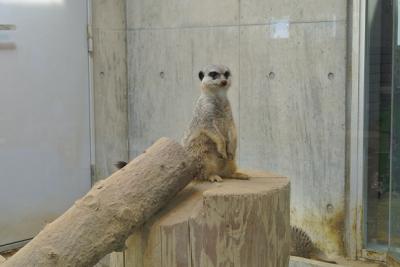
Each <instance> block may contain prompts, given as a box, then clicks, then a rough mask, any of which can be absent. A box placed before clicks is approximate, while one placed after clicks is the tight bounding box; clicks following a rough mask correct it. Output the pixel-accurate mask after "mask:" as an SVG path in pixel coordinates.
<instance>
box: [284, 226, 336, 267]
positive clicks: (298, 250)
mask: <svg viewBox="0 0 400 267" xmlns="http://www.w3.org/2000/svg"><path fill="white" fill-rule="evenodd" d="M290 255H292V256H297V257H303V258H308V259H313V260H318V261H323V262H327V263H332V264H336V262H335V261H332V260H330V259H329V258H328V257H327V256H326V255H325V253H323V252H322V251H321V250H320V249H318V248H317V247H316V246H315V245H314V243H313V242H312V240H311V238H310V236H309V235H308V234H307V233H306V232H305V231H304V230H303V229H301V228H299V227H297V226H291V244H290Z"/></svg>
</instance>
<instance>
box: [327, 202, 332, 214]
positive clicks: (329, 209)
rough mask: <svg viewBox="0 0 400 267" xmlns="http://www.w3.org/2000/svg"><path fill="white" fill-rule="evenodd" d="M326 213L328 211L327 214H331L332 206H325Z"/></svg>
mask: <svg viewBox="0 0 400 267" xmlns="http://www.w3.org/2000/svg"><path fill="white" fill-rule="evenodd" d="M326 211H328V212H329V213H332V212H333V205H332V204H330V203H329V204H328V205H326Z"/></svg>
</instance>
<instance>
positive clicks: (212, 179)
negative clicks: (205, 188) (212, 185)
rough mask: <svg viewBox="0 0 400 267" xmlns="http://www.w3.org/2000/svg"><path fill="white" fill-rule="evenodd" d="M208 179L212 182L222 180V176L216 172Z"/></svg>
mask: <svg viewBox="0 0 400 267" xmlns="http://www.w3.org/2000/svg"><path fill="white" fill-rule="evenodd" d="M208 180H209V181H210V182H217V183H220V182H222V178H221V176H219V175H216V174H214V175H210V177H208Z"/></svg>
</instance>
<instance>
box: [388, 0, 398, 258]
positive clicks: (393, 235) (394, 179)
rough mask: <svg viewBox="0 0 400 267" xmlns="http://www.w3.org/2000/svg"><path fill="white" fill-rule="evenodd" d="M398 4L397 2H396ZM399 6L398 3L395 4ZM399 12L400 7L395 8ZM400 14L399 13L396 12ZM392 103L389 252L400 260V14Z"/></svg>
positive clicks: (394, 60)
mask: <svg viewBox="0 0 400 267" xmlns="http://www.w3.org/2000/svg"><path fill="white" fill-rule="evenodd" d="M395 2H397V1H395ZM395 4H396V5H398V2H397V3H395ZM395 10H396V11H397V10H398V7H397V6H396V7H395ZM396 13H398V12H396ZM395 22H396V23H395V24H394V25H395V31H394V32H395V38H394V46H393V47H394V49H393V53H394V57H393V70H394V71H393V72H394V76H393V94H392V98H393V102H392V117H393V122H392V142H391V146H392V154H391V159H392V167H391V168H392V170H391V190H390V191H391V192H390V237H389V240H390V245H389V252H390V253H391V254H392V256H393V257H394V258H397V259H398V260H400V46H399V45H400V44H399V43H398V42H397V40H398V30H399V29H398V14H396V16H395Z"/></svg>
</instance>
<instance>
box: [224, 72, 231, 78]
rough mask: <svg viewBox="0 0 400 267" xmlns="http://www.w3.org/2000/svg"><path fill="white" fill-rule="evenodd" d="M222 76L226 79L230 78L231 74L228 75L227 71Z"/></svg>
mask: <svg viewBox="0 0 400 267" xmlns="http://www.w3.org/2000/svg"><path fill="white" fill-rule="evenodd" d="M224 76H225V78H226V79H228V78H229V76H231V73H230V72H229V71H226V72H225V73H224Z"/></svg>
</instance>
